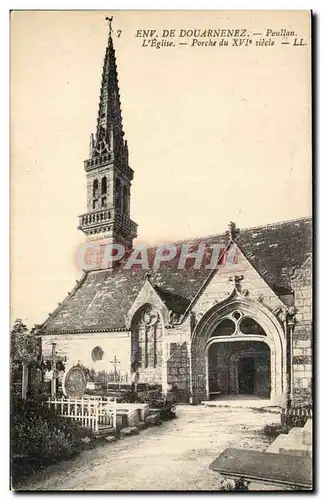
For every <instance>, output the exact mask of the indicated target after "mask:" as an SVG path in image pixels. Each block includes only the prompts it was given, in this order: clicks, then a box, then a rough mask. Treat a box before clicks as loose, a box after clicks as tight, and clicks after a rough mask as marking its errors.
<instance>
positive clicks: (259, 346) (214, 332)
mask: <svg viewBox="0 0 322 500" xmlns="http://www.w3.org/2000/svg"><path fill="white" fill-rule="evenodd" d="M247 381H248V382H247ZM190 389H191V394H192V399H193V401H195V402H198V401H202V400H209V399H212V398H213V397H217V396H218V395H220V397H222V395H227V396H229V397H232V396H233V397H239V396H240V397H241V396H243V397H245V396H247V397H253V398H264V399H265V400H269V402H270V403H271V404H276V405H280V404H282V403H283V402H284V401H285V398H286V342H285V336H284V331H283V328H282V325H281V324H280V322H279V321H278V319H277V318H276V317H275V316H274V314H273V313H272V312H271V311H270V310H269V309H268V308H266V307H265V306H264V305H263V304H259V303H257V302H254V301H251V300H249V299H247V298H246V297H243V296H241V295H239V294H237V293H236V294H235V295H234V296H233V297H230V298H229V299H228V300H227V301H225V302H222V303H220V304H218V305H216V306H214V307H213V308H212V309H211V310H209V311H208V312H207V313H206V314H205V315H204V316H203V317H202V318H201V319H200V320H199V322H198V323H197V325H196V327H195V330H194V332H193V334H192V340H191V388H190Z"/></svg>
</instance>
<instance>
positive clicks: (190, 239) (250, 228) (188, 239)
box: [148, 216, 312, 249]
mask: <svg viewBox="0 0 322 500" xmlns="http://www.w3.org/2000/svg"><path fill="white" fill-rule="evenodd" d="M311 220H312V216H303V217H297V218H295V219H287V220H282V221H277V222H270V223H268V224H260V225H257V226H248V227H243V228H240V232H241V233H245V232H246V231H253V230H260V229H266V228H271V227H274V226H282V225H284V224H291V223H295V222H297V221H308V222H309V221H311ZM220 237H222V238H223V239H224V238H227V230H226V231H222V232H220V233H211V234H207V235H206V236H192V237H186V238H184V239H180V240H175V241H168V242H164V243H162V244H163V245H180V244H183V243H188V242H189V243H193V242H195V241H196V242H197V241H198V242H202V240H205V241H206V240H210V239H212V238H220ZM236 239H238V237H237V238H236ZM162 244H161V243H158V244H155V245H150V246H149V247H148V248H151V249H153V248H156V247H158V246H162Z"/></svg>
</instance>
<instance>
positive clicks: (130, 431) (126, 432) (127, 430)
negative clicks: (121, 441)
mask: <svg viewBox="0 0 322 500" xmlns="http://www.w3.org/2000/svg"><path fill="white" fill-rule="evenodd" d="M138 433H139V431H138V428H137V427H123V429H121V430H120V436H122V437H125V436H133V435H134V434H138Z"/></svg>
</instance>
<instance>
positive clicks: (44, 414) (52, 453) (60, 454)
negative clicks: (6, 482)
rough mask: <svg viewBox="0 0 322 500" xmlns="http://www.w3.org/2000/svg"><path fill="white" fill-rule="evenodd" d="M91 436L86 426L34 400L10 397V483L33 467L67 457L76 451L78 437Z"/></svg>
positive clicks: (78, 441)
mask: <svg viewBox="0 0 322 500" xmlns="http://www.w3.org/2000/svg"><path fill="white" fill-rule="evenodd" d="M91 435H92V431H91V430H90V429H86V428H83V427H81V426H80V425H79V424H78V423H77V422H74V421H72V420H70V419H64V418H61V417H59V416H58V415H57V414H56V413H55V411H54V410H53V409H51V408H48V407H47V405H42V404H41V403H39V402H38V401H35V400H28V401H23V400H16V399H14V400H12V403H11V458H12V471H11V472H12V482H13V486H14V485H15V483H16V482H17V481H18V480H19V479H21V478H23V477H24V476H26V475H28V474H30V472H31V470H33V469H37V468H39V467H42V466H46V465H49V464H50V463H53V462H57V461H59V460H65V459H68V458H70V457H71V456H73V455H74V454H75V453H76V452H77V451H78V446H79V443H80V440H81V438H82V437H85V436H91Z"/></svg>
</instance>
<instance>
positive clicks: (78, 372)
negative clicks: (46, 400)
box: [62, 365, 86, 398]
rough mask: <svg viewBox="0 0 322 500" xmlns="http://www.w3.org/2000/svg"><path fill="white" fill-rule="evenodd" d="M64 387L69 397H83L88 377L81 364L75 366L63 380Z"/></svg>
mask: <svg viewBox="0 0 322 500" xmlns="http://www.w3.org/2000/svg"><path fill="white" fill-rule="evenodd" d="M62 389H63V393H64V395H65V396H67V397H69V398H82V397H83V395H84V392H85V389H86V378H85V374H84V372H83V370H82V369H81V367H80V366H77V365H76V366H73V367H72V368H70V370H68V371H67V372H66V373H65V375H64V377H63V380H62Z"/></svg>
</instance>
